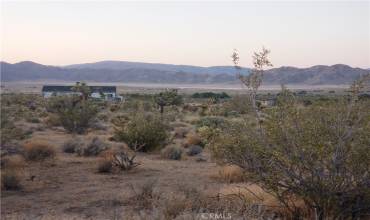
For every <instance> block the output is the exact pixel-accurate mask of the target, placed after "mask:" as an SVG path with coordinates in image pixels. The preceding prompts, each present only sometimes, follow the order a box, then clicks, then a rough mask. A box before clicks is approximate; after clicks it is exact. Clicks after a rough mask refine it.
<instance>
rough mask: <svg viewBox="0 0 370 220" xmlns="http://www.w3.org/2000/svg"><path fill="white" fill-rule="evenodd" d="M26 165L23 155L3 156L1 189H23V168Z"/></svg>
mask: <svg viewBox="0 0 370 220" xmlns="http://www.w3.org/2000/svg"><path fill="white" fill-rule="evenodd" d="M24 167H25V161H24V158H23V157H22V156H21V155H18V154H16V155H11V156H5V157H4V156H2V158H1V189H2V190H20V189H22V184H21V180H22V170H23V169H24Z"/></svg>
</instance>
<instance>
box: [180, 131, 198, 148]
mask: <svg viewBox="0 0 370 220" xmlns="http://www.w3.org/2000/svg"><path fill="white" fill-rule="evenodd" d="M191 145H202V139H201V138H200V137H199V135H198V134H196V133H188V134H187V135H186V140H185V143H184V147H189V146H191Z"/></svg>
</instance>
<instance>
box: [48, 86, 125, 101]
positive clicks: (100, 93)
mask: <svg viewBox="0 0 370 220" xmlns="http://www.w3.org/2000/svg"><path fill="white" fill-rule="evenodd" d="M73 87H74V86H57V85H45V86H43V87H42V95H43V97H44V98H49V97H52V96H62V95H79V94H80V93H79V92H75V91H73V89H72V88H73ZM89 88H90V92H91V94H90V97H91V98H94V99H104V100H117V101H122V100H123V97H122V96H119V95H118V94H117V88H116V86H89Z"/></svg>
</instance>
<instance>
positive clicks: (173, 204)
mask: <svg viewBox="0 0 370 220" xmlns="http://www.w3.org/2000/svg"><path fill="white" fill-rule="evenodd" d="M188 207H189V201H188V200H187V198H185V197H180V196H172V197H170V198H168V199H165V200H164V201H162V204H161V208H162V209H161V212H162V215H163V218H164V219H175V218H176V217H177V216H179V215H181V214H182V213H183V212H184V211H185V210H187V209H188Z"/></svg>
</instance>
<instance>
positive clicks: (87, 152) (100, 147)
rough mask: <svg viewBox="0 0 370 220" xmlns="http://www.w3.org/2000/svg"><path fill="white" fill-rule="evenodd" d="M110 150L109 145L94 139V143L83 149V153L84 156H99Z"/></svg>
mask: <svg viewBox="0 0 370 220" xmlns="http://www.w3.org/2000/svg"><path fill="white" fill-rule="evenodd" d="M108 148H109V146H108V144H107V143H106V142H104V141H102V140H101V139H100V138H98V137H94V138H93V139H92V141H91V142H90V143H89V144H88V145H87V146H86V148H84V149H83V152H80V153H79V154H81V153H82V155H83V156H86V157H89V156H98V155H99V154H100V153H101V152H103V151H105V150H107V149H108Z"/></svg>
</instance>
